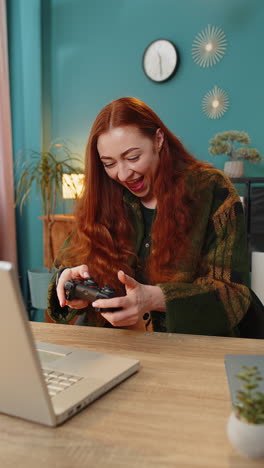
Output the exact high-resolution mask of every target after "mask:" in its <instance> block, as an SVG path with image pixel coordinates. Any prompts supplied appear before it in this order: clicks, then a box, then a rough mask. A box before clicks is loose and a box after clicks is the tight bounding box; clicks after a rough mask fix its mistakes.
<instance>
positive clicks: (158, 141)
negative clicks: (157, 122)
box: [156, 128, 164, 151]
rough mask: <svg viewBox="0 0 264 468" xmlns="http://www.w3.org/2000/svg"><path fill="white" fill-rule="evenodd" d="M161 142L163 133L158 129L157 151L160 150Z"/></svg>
mask: <svg viewBox="0 0 264 468" xmlns="http://www.w3.org/2000/svg"><path fill="white" fill-rule="evenodd" d="M163 142H164V132H163V131H162V130H161V128H158V129H157V131H156V144H157V147H158V151H160V150H161V148H162V145H163Z"/></svg>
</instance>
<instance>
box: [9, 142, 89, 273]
mask: <svg viewBox="0 0 264 468" xmlns="http://www.w3.org/2000/svg"><path fill="white" fill-rule="evenodd" d="M25 156H26V159H25ZM17 171H18V176H19V182H18V184H17V193H16V204H19V206H20V211H21V212H22V208H23V206H24V204H25V203H26V201H27V200H28V198H29V195H30V193H31V192H32V188H33V187H34V185H36V189H37V192H38V193H40V195H41V202H42V214H43V215H44V216H45V217H46V219H47V227H48V237H47V243H48V269H49V272H51V269H52V257H53V254H52V237H51V230H52V225H53V223H54V216H53V215H54V214H55V212H56V206H57V201H58V200H59V199H60V198H62V176H63V174H77V173H80V172H81V173H82V172H83V161H82V158H81V156H80V155H79V154H77V153H75V152H73V151H72V150H71V149H70V148H69V146H68V145H67V144H66V143H65V142H64V141H56V142H54V143H52V144H51V146H50V148H49V149H48V150H47V151H34V150H29V151H28V152H23V153H22V155H21V157H20V158H19V160H18V163H17ZM76 195H77V192H76Z"/></svg>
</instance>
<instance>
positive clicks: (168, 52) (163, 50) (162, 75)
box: [143, 39, 179, 83]
mask: <svg viewBox="0 0 264 468" xmlns="http://www.w3.org/2000/svg"><path fill="white" fill-rule="evenodd" d="M178 62H179V54H178V51H177V49H176V47H175V45H174V44H173V43H172V42H171V41H168V40H167V39H157V40H155V41H153V42H151V44H149V45H148V47H147V48H146V50H145V52H144V55H143V70H144V72H145V73H146V75H147V77H148V78H150V79H151V80H152V81H156V82H157V83H162V82H163V81H167V80H169V79H170V78H171V77H172V76H173V75H174V73H175V71H176V68H177V65H178Z"/></svg>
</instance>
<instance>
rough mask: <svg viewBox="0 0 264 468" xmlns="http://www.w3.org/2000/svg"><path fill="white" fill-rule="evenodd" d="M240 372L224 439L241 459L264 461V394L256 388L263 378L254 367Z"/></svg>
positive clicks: (245, 368) (245, 367)
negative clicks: (240, 382)
mask: <svg viewBox="0 0 264 468" xmlns="http://www.w3.org/2000/svg"><path fill="white" fill-rule="evenodd" d="M242 368H243V370H242V371H241V372H240V373H239V374H238V375H237V376H236V377H237V378H238V379H240V380H241V381H242V382H243V385H241V387H240V389H239V390H238V392H237V394H236V398H237V402H236V403H235V404H234V405H233V409H234V411H233V412H232V413H231V415H230V418H229V420H228V424H227V435H228V438H229V441H230V442H231V443H232V445H233V446H234V447H235V448H236V449H237V451H238V452H239V453H240V454H241V455H245V456H247V457H249V458H261V457H264V393H263V392H260V391H258V387H259V382H260V381H261V380H263V378H262V377H261V375H260V371H259V369H258V367H257V366H253V367H247V366H242Z"/></svg>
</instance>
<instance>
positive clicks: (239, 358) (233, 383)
mask: <svg viewBox="0 0 264 468" xmlns="http://www.w3.org/2000/svg"><path fill="white" fill-rule="evenodd" d="M242 366H247V367H253V366H257V367H258V369H259V371H260V374H261V377H262V378H263V380H261V381H260V382H259V387H258V390H259V391H260V392H264V355H260V354H258V355H255V354H252V355H249V354H247V355H245V354H226V356H225V368H226V374H227V379H228V385H229V391H230V397H231V401H232V403H233V404H237V403H238V401H237V392H238V390H239V389H240V387H241V385H243V382H242V380H240V379H238V378H237V377H236V376H237V375H238V374H239V373H240V372H243V370H244V369H243V368H242Z"/></svg>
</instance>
